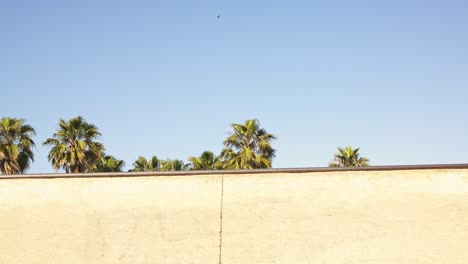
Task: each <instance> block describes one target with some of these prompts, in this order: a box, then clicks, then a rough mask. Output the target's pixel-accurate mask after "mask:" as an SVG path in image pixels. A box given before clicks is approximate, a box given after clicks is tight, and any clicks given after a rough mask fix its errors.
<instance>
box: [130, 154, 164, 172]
mask: <svg viewBox="0 0 468 264" xmlns="http://www.w3.org/2000/svg"><path fill="white" fill-rule="evenodd" d="M160 165H161V164H160V161H159V159H158V157H156V156H153V157H151V159H149V160H147V159H146V158H145V157H141V156H140V157H138V159H137V160H136V161H135V162H134V163H133V169H130V170H129V171H159V169H160Z"/></svg>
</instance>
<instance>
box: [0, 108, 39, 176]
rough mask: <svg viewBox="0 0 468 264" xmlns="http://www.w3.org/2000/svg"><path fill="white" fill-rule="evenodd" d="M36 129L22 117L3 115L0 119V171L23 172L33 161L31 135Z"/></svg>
mask: <svg viewBox="0 0 468 264" xmlns="http://www.w3.org/2000/svg"><path fill="white" fill-rule="evenodd" d="M35 134H36V131H35V130H34V128H32V126H30V125H28V124H25V123H24V119H17V118H9V117H3V118H2V119H1V120H0V171H1V172H2V173H3V174H18V173H24V172H25V171H26V170H27V169H28V168H29V166H30V163H31V162H32V161H34V153H33V151H32V148H33V147H34V146H35V143H34V141H33V140H32V138H31V137H32V136H33V135H35Z"/></svg>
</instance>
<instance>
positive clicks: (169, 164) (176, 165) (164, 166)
mask: <svg viewBox="0 0 468 264" xmlns="http://www.w3.org/2000/svg"><path fill="white" fill-rule="evenodd" d="M190 165H191V164H184V162H183V161H182V160H178V159H175V160H171V159H167V160H161V171H182V170H188V168H189V166H190Z"/></svg>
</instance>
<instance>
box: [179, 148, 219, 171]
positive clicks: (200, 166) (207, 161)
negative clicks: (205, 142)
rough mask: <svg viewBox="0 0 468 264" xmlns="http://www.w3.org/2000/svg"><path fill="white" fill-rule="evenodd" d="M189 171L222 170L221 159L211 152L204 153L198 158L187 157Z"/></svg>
mask: <svg viewBox="0 0 468 264" xmlns="http://www.w3.org/2000/svg"><path fill="white" fill-rule="evenodd" d="M188 160H189V161H190V162H191V167H190V169H191V170H218V169H222V167H223V165H222V163H221V157H220V156H215V154H214V153H213V152H211V151H204V152H203V153H202V154H201V155H200V157H189V158H188Z"/></svg>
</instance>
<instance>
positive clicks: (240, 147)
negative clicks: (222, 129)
mask: <svg viewBox="0 0 468 264" xmlns="http://www.w3.org/2000/svg"><path fill="white" fill-rule="evenodd" d="M231 127H232V128H233V130H234V131H233V133H231V135H230V136H229V137H228V138H227V139H226V140H224V146H225V148H224V149H223V150H222V152H221V156H222V159H223V163H224V168H226V169H262V168H270V167H271V162H272V159H273V158H274V157H275V152H276V150H275V149H273V148H272V146H271V141H273V140H275V139H276V136H274V135H273V134H270V133H267V131H266V130H265V129H263V128H261V127H260V123H259V122H258V120H256V119H251V120H246V121H245V122H244V124H232V125H231Z"/></svg>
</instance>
